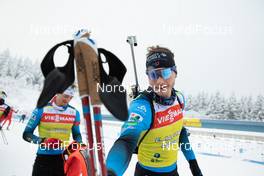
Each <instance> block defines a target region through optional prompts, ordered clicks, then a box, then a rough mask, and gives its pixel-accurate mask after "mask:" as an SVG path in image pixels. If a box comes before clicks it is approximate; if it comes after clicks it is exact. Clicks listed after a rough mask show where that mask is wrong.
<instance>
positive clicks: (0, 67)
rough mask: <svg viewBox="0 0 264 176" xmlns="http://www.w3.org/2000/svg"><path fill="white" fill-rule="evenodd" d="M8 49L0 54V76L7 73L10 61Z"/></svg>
mask: <svg viewBox="0 0 264 176" xmlns="http://www.w3.org/2000/svg"><path fill="white" fill-rule="evenodd" d="M10 57H11V56H10V51H9V49H6V50H4V51H3V52H2V53H0V76H6V75H7V72H8V60H9V59H10Z"/></svg>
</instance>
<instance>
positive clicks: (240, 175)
mask: <svg viewBox="0 0 264 176" xmlns="http://www.w3.org/2000/svg"><path fill="white" fill-rule="evenodd" d="M25 124H26V123H24V124H22V123H19V122H16V121H15V122H14V121H13V124H12V126H11V129H10V130H9V131H8V130H5V129H4V133H5V135H6V137H7V139H8V145H5V144H4V143H3V140H2V137H1V136H0V156H1V164H0V175H1V176H29V175H31V172H32V165H33V162H34V159H35V156H36V154H35V153H36V145H32V144H29V143H27V142H25V141H24V140H23V139H22V132H23V130H24V128H25ZM81 130H82V133H83V138H86V136H85V132H84V125H83V122H82V125H81ZM203 130H204V129H203ZM119 131H120V123H114V122H105V123H104V125H103V132H104V141H105V153H106V154H107V153H108V151H109V149H110V148H111V146H112V144H113V142H114V141H115V139H116V138H117V137H118V134H119ZM190 140H191V143H192V144H193V148H194V150H195V151H196V157H197V159H198V161H199V165H200V168H201V169H202V171H203V174H204V175H205V176H263V175H264V165H263V163H264V156H263V153H262V152H263V151H264V147H263V146H264V143H263V141H246V140H241V139H239V140H238V139H232V138H221V137H218V136H216V137H211V136H199V135H197V134H195V135H191V136H190ZM179 153H180V155H179V161H178V172H179V174H180V175H181V176H191V173H190V169H189V167H188V163H187V162H186V160H185V159H184V156H183V155H182V154H181V152H179ZM135 164H136V156H133V158H132V160H131V162H130V165H129V167H128V169H127V171H126V172H125V174H124V175H125V176H133V173H134V167H135Z"/></svg>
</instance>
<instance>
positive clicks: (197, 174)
mask: <svg viewBox="0 0 264 176" xmlns="http://www.w3.org/2000/svg"><path fill="white" fill-rule="evenodd" d="M189 164H190V169H191V171H192V175H193V176H203V174H202V172H201V170H200V168H199V166H198V163H197V161H196V159H194V160H190V161H189Z"/></svg>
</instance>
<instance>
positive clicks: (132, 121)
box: [128, 112, 143, 126]
mask: <svg viewBox="0 0 264 176" xmlns="http://www.w3.org/2000/svg"><path fill="white" fill-rule="evenodd" d="M142 121H143V117H142V116H141V115H139V114H137V113H134V112H132V113H131V114H130V116H129V118H128V125H130V126H131V125H132V126H133V125H137V124H138V123H140V122H142Z"/></svg>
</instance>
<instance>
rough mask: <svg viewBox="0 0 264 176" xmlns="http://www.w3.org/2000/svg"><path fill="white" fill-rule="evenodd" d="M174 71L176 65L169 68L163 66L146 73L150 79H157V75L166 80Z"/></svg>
mask: <svg viewBox="0 0 264 176" xmlns="http://www.w3.org/2000/svg"><path fill="white" fill-rule="evenodd" d="M173 71H174V72H176V67H175V66H174V67H170V68H163V69H153V70H149V71H147V72H146V73H147V75H148V77H149V79H150V80H157V79H159V77H161V78H163V79H165V80H167V79H169V78H170V76H171V74H172V72H173Z"/></svg>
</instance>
